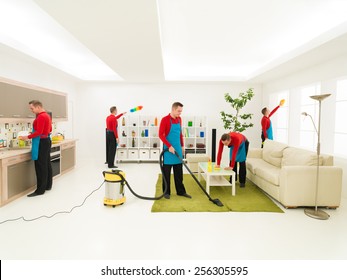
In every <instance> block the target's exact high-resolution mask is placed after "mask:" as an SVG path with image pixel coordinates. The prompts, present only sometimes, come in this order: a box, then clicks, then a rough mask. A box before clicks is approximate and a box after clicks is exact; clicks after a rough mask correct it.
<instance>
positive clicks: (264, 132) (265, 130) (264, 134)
mask: <svg viewBox="0 0 347 280" xmlns="http://www.w3.org/2000/svg"><path fill="white" fill-rule="evenodd" d="M284 102H285V100H284V99H282V100H281V101H280V104H279V105H278V106H277V107H275V108H274V109H273V110H272V111H271V112H270V110H269V109H268V108H266V107H265V108H263V109H262V110H261V113H262V114H263V117H262V119H261V141H262V142H261V147H262V148H263V146H264V142H265V140H266V139H270V140H273V139H274V137H273V133H272V122H271V120H270V117H271V116H272V115H273V114H275V113H276V111H277V110H278V108H279V107H281V106H283V104H284Z"/></svg>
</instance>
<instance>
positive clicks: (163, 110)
mask: <svg viewBox="0 0 347 280" xmlns="http://www.w3.org/2000/svg"><path fill="white" fill-rule="evenodd" d="M249 87H252V88H254V93H255V97H254V98H253V99H252V100H251V101H250V102H249V104H247V106H246V107H245V108H244V112H245V113H254V114H255V116H254V119H253V120H252V122H253V123H254V125H255V126H254V128H250V129H248V130H247V131H246V132H245V133H244V134H245V135H246V136H247V137H248V138H249V140H250V142H251V145H254V146H257V147H259V146H260V124H259V123H260V114H261V113H260V107H259V104H260V103H261V100H262V95H261V88H260V86H257V85H247V84H236V83H234V84H233V83H230V84H218V83H216V84H211V83H205V84H198V83H197V84H188V83H182V84H180V83H171V84H165V85H164V84H137V85H134V84H133V85H116V84H110V83H94V84H85V83H83V84H81V85H80V87H79V89H78V92H79V93H78V97H77V103H78V106H76V108H77V112H76V122H77V123H78V126H77V127H76V135H78V138H79V142H78V146H79V149H78V155H79V156H80V157H83V156H85V157H100V158H102V159H103V160H104V158H105V135H104V134H105V119H106V117H107V116H108V115H109V108H110V107H111V106H113V105H115V106H117V109H118V113H121V112H123V111H129V109H131V108H134V107H135V106H138V105H142V106H144V108H143V109H142V110H141V111H139V112H136V113H133V114H143V115H157V116H159V117H163V116H165V115H167V114H168V113H169V112H170V111H171V104H172V103H173V102H175V101H179V102H181V103H183V105H184V107H183V114H182V116H184V115H186V116H188V115H193V116H198V115H205V116H207V122H208V128H209V132H208V137H209V138H208V144H207V145H208V147H207V148H208V150H209V151H210V145H211V131H212V128H216V129H217V140H219V137H220V136H221V134H222V133H224V128H223V122H222V121H221V118H220V111H223V110H225V111H228V110H229V111H230V110H231V107H230V106H229V105H228V104H227V103H226V102H225V100H224V94H225V93H227V92H228V93H230V94H232V95H233V96H234V97H236V96H238V94H239V93H240V92H245V91H246V90H247V89H248V88H249ZM223 158H224V159H226V160H227V159H228V157H227V156H223Z"/></svg>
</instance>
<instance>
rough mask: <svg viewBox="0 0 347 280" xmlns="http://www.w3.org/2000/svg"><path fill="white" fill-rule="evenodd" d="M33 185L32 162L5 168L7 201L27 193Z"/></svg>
mask: <svg viewBox="0 0 347 280" xmlns="http://www.w3.org/2000/svg"><path fill="white" fill-rule="evenodd" d="M35 184H36V176H35V165H34V162H33V161H32V160H26V161H23V162H20V163H16V164H13V165H10V166H8V167H7V186H8V188H7V189H8V192H7V198H8V199H11V198H12V197H15V196H16V195H19V194H21V193H23V192H25V191H27V190H28V189H30V188H31V187H33V186H35Z"/></svg>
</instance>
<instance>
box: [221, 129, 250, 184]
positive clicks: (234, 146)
mask: <svg viewBox="0 0 347 280" xmlns="http://www.w3.org/2000/svg"><path fill="white" fill-rule="evenodd" d="M224 146H228V148H229V149H230V162H229V166H228V167H226V168H225V169H227V170H230V169H232V170H233V171H234V172H235V180H237V163H239V165H240V172H239V176H240V180H239V182H240V187H241V188H244V187H245V183H246V172H247V171H246V157H247V153H248V146H249V142H248V140H247V138H246V136H244V135H243V134H241V133H238V132H229V133H225V134H223V135H222V137H221V139H220V141H219V147H218V154H217V165H216V166H215V167H216V168H220V162H221V160H222V153H223V148H224ZM230 182H231V177H230Z"/></svg>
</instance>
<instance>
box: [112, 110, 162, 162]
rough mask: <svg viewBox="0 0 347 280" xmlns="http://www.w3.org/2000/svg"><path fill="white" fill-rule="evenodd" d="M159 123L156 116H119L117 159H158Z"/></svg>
mask: <svg viewBox="0 0 347 280" xmlns="http://www.w3.org/2000/svg"><path fill="white" fill-rule="evenodd" d="M159 123H160V120H159V118H158V117H156V116H139V115H135V114H134V115H125V116H124V117H122V118H120V119H119V120H118V135H119V146H118V149H117V155H116V159H117V161H128V160H129V161H159V155H160V144H161V143H160V139H159V136H158V129H159Z"/></svg>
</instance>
